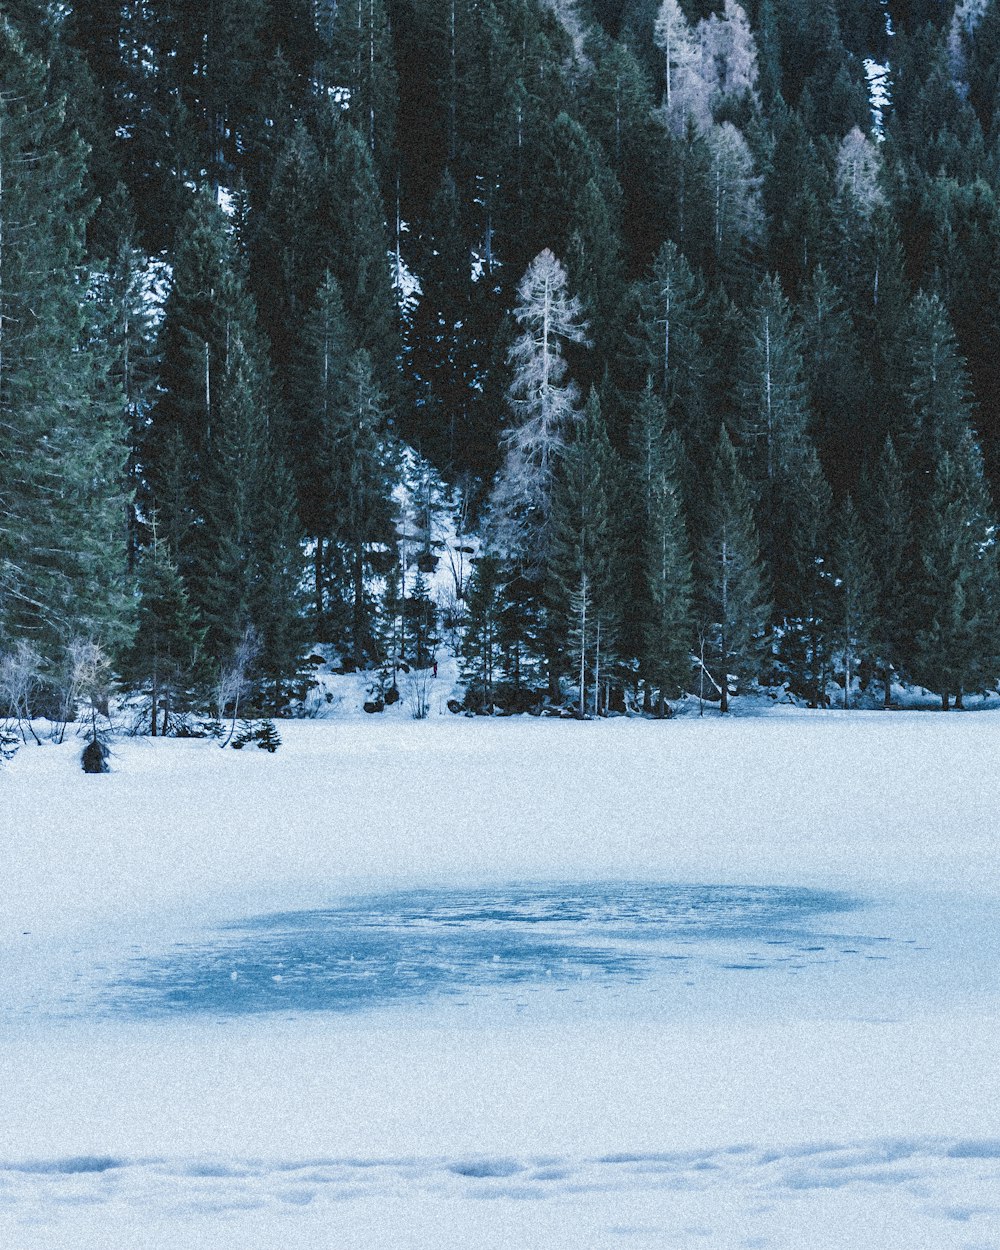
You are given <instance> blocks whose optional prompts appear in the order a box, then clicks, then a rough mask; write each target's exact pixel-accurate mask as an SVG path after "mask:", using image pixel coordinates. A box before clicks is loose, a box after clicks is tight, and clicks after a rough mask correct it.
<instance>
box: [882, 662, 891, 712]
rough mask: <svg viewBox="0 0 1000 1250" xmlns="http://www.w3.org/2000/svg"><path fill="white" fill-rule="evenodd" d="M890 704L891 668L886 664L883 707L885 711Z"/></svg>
mask: <svg viewBox="0 0 1000 1250" xmlns="http://www.w3.org/2000/svg"><path fill="white" fill-rule="evenodd" d="M891 706H892V669H891V667H890V666H889V665H888V664H887V665H886V666H885V703H884V704H883V707H884V708H885V709H886V711H888V710H889V708H890V707H891Z"/></svg>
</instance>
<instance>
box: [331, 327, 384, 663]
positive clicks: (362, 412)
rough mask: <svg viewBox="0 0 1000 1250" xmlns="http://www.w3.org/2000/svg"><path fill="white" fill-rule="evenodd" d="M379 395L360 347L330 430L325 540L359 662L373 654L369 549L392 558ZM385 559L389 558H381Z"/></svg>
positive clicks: (351, 362)
mask: <svg viewBox="0 0 1000 1250" xmlns="http://www.w3.org/2000/svg"><path fill="white" fill-rule="evenodd" d="M387 419H388V411H387V407H386V401H385V397H384V395H383V394H382V392H381V391H380V390H379V388H378V386H377V385H376V383H375V380H374V378H373V376H372V364H371V358H370V356H369V355H368V353H367V352H366V351H365V350H364V349H363V348H361V349H359V350H358V351H355V352H353V353H352V355H351V356H350V358H349V360H348V364H347V378H346V382H345V385H344V390H343V400H342V403H341V405H340V407H339V409H338V410H337V411H336V412H335V413H334V414H333V421H332V426H331V432H330V453H329V455H330V460H329V463H330V465H331V475H330V487H329V488H330V495H329V499H330V511H331V518H332V521H333V525H332V529H331V534H330V537H331V541H332V542H333V543H334V544H336V545H338V546H339V547H340V549H341V550H342V552H343V557H344V573H345V584H344V586H343V588H342V589H343V593H344V596H345V598H346V599H347V600H348V602H349V604H350V639H349V642H350V652H351V655H352V658H353V659H354V662H355V663H356V664H357V665H359V666H361V665H363V664H364V663H365V662H367V661H370V660H373V659H375V658H376V642H375V629H374V623H373V620H372V600H371V595H370V592H369V588H368V585H367V578H368V572H369V566H370V564H371V562H372V559H373V556H374V553H375V550H376V549H377V548H380V549H381V550H383V551H386V552H387V553H388V555H389V557H390V559H391V561H392V563H394V562H395V544H396V532H395V525H394V522H393V505H392V498H391V478H390V471H391V465H392V460H391V448H390V446H389V443H388V431H387ZM386 563H387V564H388V563H389V560H387V561H386Z"/></svg>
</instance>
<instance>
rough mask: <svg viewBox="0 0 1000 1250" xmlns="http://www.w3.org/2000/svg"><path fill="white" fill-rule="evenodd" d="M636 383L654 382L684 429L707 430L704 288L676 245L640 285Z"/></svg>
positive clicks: (667, 247)
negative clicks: (704, 423)
mask: <svg viewBox="0 0 1000 1250" xmlns="http://www.w3.org/2000/svg"><path fill="white" fill-rule="evenodd" d="M633 306H634V314H633V327H634V328H633V331H632V334H631V335H630V336H629V340H630V343H631V346H632V352H633V358H634V361H635V373H634V374H633V377H635V376H638V377H639V378H643V379H646V378H648V379H649V381H650V383H651V385H652V388H653V391H654V392H655V393H656V394H657V395H659V396H660V397H661V398H662V401H663V403H664V404H665V405H666V409H667V411H668V412H669V413H670V414H671V417H672V419H673V421H674V422H675V423H676V424H677V426H678V427H679V428H680V429H683V430H685V431H688V430H690V431H692V432H693V431H694V430H697V429H698V427H699V426H700V425H701V424H702V423H701V420H700V408H701V403H702V396H703V391H704V382H705V376H704V375H705V373H706V372H707V366H708V362H707V359H706V353H705V349H704V345H703V342H702V336H703V333H704V331H705V328H706V324H705V311H704V292H703V289H702V286H701V283H700V282H699V281H698V278H697V277H696V276H695V274H694V273H693V271H692V270H691V267H690V265H689V264H688V263H687V261H686V260H685V259H684V257H683V256H682V255H681V253H680V251H679V249H678V248H677V245H676V244H675V243H673V242H672V241H671V240H669V239H668V240H667V242H666V243H664V244H663V246H662V247H661V248H660V251H659V253H658V254H657V257H656V260H655V261H654V263H653V268H652V271H651V273H650V274H649V277H648V278H645V279H643V280H642V281H641V282H639V283H637V284H636V287H635V291H634V295H633Z"/></svg>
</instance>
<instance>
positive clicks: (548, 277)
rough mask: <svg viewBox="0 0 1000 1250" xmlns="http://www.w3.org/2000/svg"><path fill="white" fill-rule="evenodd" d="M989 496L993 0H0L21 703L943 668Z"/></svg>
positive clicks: (3, 269)
mask: <svg viewBox="0 0 1000 1250" xmlns="http://www.w3.org/2000/svg"><path fill="white" fill-rule="evenodd" d="M998 490H1000V0H958V3H957V4H956V3H955V0H887V2H886V3H883V0H743V4H742V5H741V4H740V3H737V2H736V0H204V3H202V4H198V5H195V4H191V3H189V2H187V0H120V2H118V3H115V2H109V0H62V2H57V0H2V2H0V715H3V714H5V713H6V714H8V715H10V716H13V717H17V718H19V719H20V720H22V721H23V722H25V723H29V724H30V722H31V721H32V719H33V718H38V717H50V718H52V719H57V720H58V719H60V718H61V719H62V721H63V722H64V723H65V721H66V720H68V719H71V718H72V716H73V715H74V714H75V712H76V709H77V708H78V707H79V706H80V704H81V701H84V700H88V699H89V700H90V703H91V704H92V705H94V706H101V705H102V704H103V705H106V701H107V699H108V697H109V694H111V693H113V692H117V694H118V696H119V697H128V698H131V699H134V700H138V701H140V703H141V704H142V706H143V708H144V709H145V710H144V712H143V714H142V724H143V726H144V728H145V730H146V731H147V732H152V733H154V734H159V733H171V732H177V731H178V728H182V727H184V726H187V727H188V730H189V731H190V726H191V723H192V722H191V716H203V715H204V716H211V717H215V718H217V719H221V718H223V717H225V716H226V715H228V714H231V715H232V716H233V717H234V719H235V716H236V715H237V711H238V705H239V704H240V701H241V700H242V701H243V704H244V706H245V707H247V708H253V709H256V711H257V713H258V714H260V715H266V716H272V715H281V714H287V713H288V712H290V711H292V710H294V709H295V708H296V707H297V706H301V702H302V699H303V698H304V691H306V690H307V689H308V686H309V682H310V661H311V662H312V664H313V665H315V664H316V662H317V659H322V658H324V657H325V659H326V660H327V661H329V662H330V663H333V664H335V665H336V666H337V667H338V668H339V669H340V670H341V671H344V670H346V671H349V672H351V671H364V672H367V673H370V674H371V680H372V689H373V691H374V692H375V693H374V694H373V702H372V707H373V708H375V709H377V708H379V707H381V706H382V705H383V703H384V702H385V700H386V699H388V698H390V697H391V696H392V695H394V694H395V692H396V674H397V672H398V669H399V667H400V666H401V665H404V664H405V665H406V666H407V667H408V668H410V669H413V668H416V669H417V670H418V671H421V670H426V669H428V668H429V667H430V666H431V665H432V664H433V663H434V660H435V657H436V655H438V653H439V651H441V649H443V648H450V650H451V652H452V653H454V654H456V655H458V656H459V659H460V668H461V674H462V680H463V682H464V687H465V694H464V703H461V707H463V708H464V709H466V710H469V711H473V712H483V713H489V712H495V711H504V712H517V711H530V710H534V711H538V710H540V709H542V708H547V709H553V710H556V709H558V710H562V711H563V712H565V713H566V714H576V715H594V714H596V715H602V714H607V713H610V712H616V711H626V710H631V711H644V712H646V713H648V714H650V715H653V716H662V715H668V714H669V713H670V704H671V702H672V701H675V700H676V699H677V698H679V697H680V696H682V695H683V694H688V695H692V696H700V697H701V698H702V699H703V700H704V701H705V702H706V703H711V704H712V705H713V706H715V707H717V708H719V709H721V711H723V712H725V711H727V710H728V708H729V706H730V703H731V700H732V699H733V698H734V697H737V696H739V695H740V694H741V693H744V692H746V691H748V690H751V689H768V690H772V691H782V692H784V693H785V695H786V696H787V697H790V698H793V699H795V700H796V701H801V702H802V703H804V704H807V705H809V706H826V705H830V704H837V705H841V706H849V705H850V704H851V702H852V700H853V701H855V702H856V701H858V700H860V699H861V698H862V696H863V697H864V698H867V699H868V700H872V699H874V700H876V701H877V702H878V703H882V702H885V703H886V704H887V705H888V704H889V702H890V701H891V699H892V698H893V687H894V685H895V687H896V689H897V691H898V689H899V687H900V686H912V687H922V688H924V689H926V690H928V691H931V692H933V693H934V694H935V695H936V696H937V697H938V698H939V699H940V701H941V705H942V706H943V707H945V708H947V707H949V706H950V705H952V704H957V705H959V706H960V705H961V702H962V699H963V697H965V696H970V695H971V694H973V693H978V692H982V691H987V690H994V689H996V687H997V682H998V681H1000V567H998V549H997V534H996V505H995V500H996V499H997V498H998V493H997V492H998ZM442 515H444V516H446V517H447V524H448V525H450V526H451V527H452V528H451V532H452V533H453V535H457V539H456V541H455V542H453V543H452V546H451V548H450V550H451V551H452V552H454V551H456V550H457V551H459V552H460V553H462V554H463V556H464V559H465V560H466V561H467V567H466V568H465V569H464V570H463V574H462V576H458V574H456V576H455V579H454V594H453V595H452V596H451V597H450V599H449V601H448V602H445V601H443V600H442V598H441V597H440V596H437V597H435V595H433V594H432V593H431V590H430V582H429V580H428V579H429V578H432V577H433V576H434V573H435V569H436V568H438V566H439V565H440V562H441V560H442V559H443V558H445V557H444V553H443V551H442V550H441V549H440V545H439V544H435V541H434V540H433V534H434V523H433V522H434V517H435V516H437V517H440V516H442ZM317 652H318V653H319V656H317ZM457 707H459V704H458V703H456V708H457Z"/></svg>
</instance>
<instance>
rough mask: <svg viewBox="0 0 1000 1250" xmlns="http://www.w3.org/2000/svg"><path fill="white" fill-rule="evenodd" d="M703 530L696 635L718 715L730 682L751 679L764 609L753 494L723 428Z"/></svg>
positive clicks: (725, 705)
mask: <svg viewBox="0 0 1000 1250" xmlns="http://www.w3.org/2000/svg"><path fill="white" fill-rule="evenodd" d="M710 492H711V493H710V500H709V504H708V507H707V509H706V527H705V531H704V533H703V535H702V541H701V549H700V552H699V561H698V588H697V606H696V611H697V616H698V623H699V632H700V634H701V637H702V638H703V639H704V644H705V649H706V651H707V654H708V657H709V659H710V661H711V663H712V668H714V670H715V675H714V676H713V677H712V680H713V682H714V683H715V685H716V687H717V689H718V691H719V696H720V707H719V710H720V711H721V712H728V711H729V678H730V676H733V675H735V676H736V678H737V680H738V681H739V682H740V683H741V684H742V683H743V682H745V681H746V680H748V679H749V678H751V677H752V676H753V675H754V673H755V669H756V661H757V658H758V654H759V651H760V646H761V639H762V637H763V633H764V625H765V622H766V619H767V614H768V608H767V603H766V598H765V591H764V577H763V573H762V570H761V564H760V555H759V552H758V545H757V531H756V526H755V525H754V518H753V495H752V493H751V491H750V487H749V485H748V483H747V481H746V479H745V478H744V476H743V474H742V473H741V471H740V467H739V463H738V460H737V456H736V451H735V449H734V448H733V445H732V443H731V442H730V440H729V436H728V434H727V433H726V431H725V429H723V430H722V433H721V435H720V439H719V445H718V448H717V450H716V454H715V463H714V466H713V475H712V481H711V484H710Z"/></svg>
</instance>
